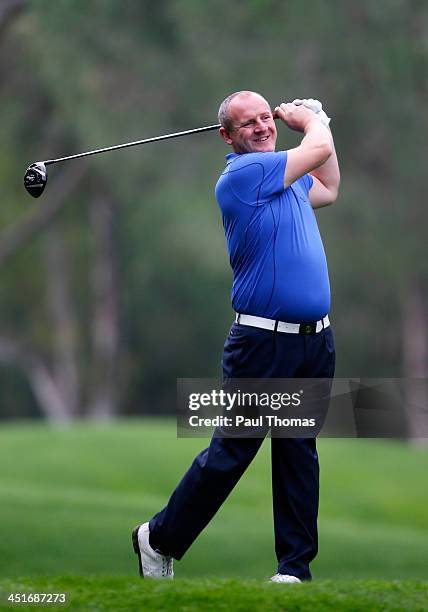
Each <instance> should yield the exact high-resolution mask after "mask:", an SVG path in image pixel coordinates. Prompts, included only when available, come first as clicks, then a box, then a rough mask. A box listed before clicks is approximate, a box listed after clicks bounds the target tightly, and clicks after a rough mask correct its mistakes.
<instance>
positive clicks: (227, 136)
mask: <svg viewBox="0 0 428 612" xmlns="http://www.w3.org/2000/svg"><path fill="white" fill-rule="evenodd" d="M219 132H220V136H221V137H222V138H223V140H224V142H225V143H226V144H228V145H231V144H232V142H233V140H232V138H231V137H230V134H229V132H228V131H227V130H226V129H225V128H224V127H221V128H220V129H219Z"/></svg>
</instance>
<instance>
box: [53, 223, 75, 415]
mask: <svg viewBox="0 0 428 612" xmlns="http://www.w3.org/2000/svg"><path fill="white" fill-rule="evenodd" d="M45 240H46V270H47V289H48V309H49V312H50V315H51V317H52V328H51V329H52V351H53V357H54V364H53V368H52V370H53V375H54V379H55V382H56V388H57V389H58V392H59V394H60V395H61V397H62V402H63V404H64V406H66V410H67V414H68V415H69V416H70V419H72V418H75V417H76V416H77V415H78V409H79V399H80V385H79V368H78V363H77V354H78V353H77V340H76V332H77V325H78V324H77V318H76V315H75V308H74V305H73V300H72V297H71V289H70V285H71V280H70V269H69V261H68V254H67V250H66V248H65V244H64V240H63V237H62V236H61V234H60V232H59V230H58V229H57V226H53V227H50V228H49V229H48V230H47V231H46V235H45Z"/></svg>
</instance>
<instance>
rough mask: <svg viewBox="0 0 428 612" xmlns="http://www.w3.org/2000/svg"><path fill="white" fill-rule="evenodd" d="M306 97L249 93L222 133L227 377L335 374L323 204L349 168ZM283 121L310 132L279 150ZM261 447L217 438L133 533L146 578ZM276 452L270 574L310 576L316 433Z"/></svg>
mask: <svg viewBox="0 0 428 612" xmlns="http://www.w3.org/2000/svg"><path fill="white" fill-rule="evenodd" d="M295 102H296V103H295V104H285V103H283V104H281V105H280V106H277V107H276V108H275V112H274V114H273V113H272V111H271V109H270V106H269V104H268V103H267V101H266V100H265V99H264V98H263V97H262V96H260V95H259V94H257V93H255V92H251V91H240V92H237V93H234V94H232V95H231V96H229V97H228V98H226V99H225V100H224V101H223V103H222V104H221V106H220V109H219V121H220V123H221V125H222V127H221V128H220V134H221V137H222V138H223V140H224V141H225V143H226V144H228V145H230V146H231V147H232V150H233V153H230V154H228V155H227V165H226V168H225V170H224V171H223V173H222V175H221V176H220V179H219V181H218V183H217V186H216V197H217V200H218V203H219V206H220V209H221V211H222V215H223V224H224V229H225V234H226V241H227V246H228V250H229V255H230V262H231V266H232V268H233V272H234V281H233V289H232V303H233V307H234V309H235V311H236V313H237V317H236V322H235V323H234V324H233V325H232V328H231V330H230V333H229V336H228V338H227V340H226V343H225V347H224V353H223V360H222V366H223V374H224V377H225V379H230V378H232V379H233V378H293V377H300V378H332V377H333V375H334V358H335V355H334V343H333V337H332V333H331V328H330V323H329V320H328V316H327V314H328V311H329V308H330V288H329V280H328V272H327V263H326V258H325V253H324V249H323V245H322V241H321V237H320V234H319V231H318V226H317V223H316V219H315V215H314V212H313V210H312V209H313V208H318V207H321V206H326V205H328V204H331V203H332V202H334V200H335V199H336V197H337V193H338V187H339V181H340V176H339V168H338V163H337V158H336V153H335V150H334V144H333V138H332V135H331V132H330V130H329V128H328V127H326V125H325V124H326V123H328V122H327V121H325V119H328V118H327V117H326V115H325V113H323V112H322V113H318V114H317V113H316V112H314V110H320V107H321V105H320V103H317V104H315V102H316V101H314V100H309V102H308V101H303V103H302V101H295ZM308 106H309V107H310V108H308ZM311 108H313V109H314V110H311ZM320 117H321V118H320ZM322 117H324V120H323V119H322ZM275 119H279V120H281V121H282V122H283V123H284V124H285V125H286V126H287V127H289V128H291V129H293V130H297V131H299V132H303V134H304V137H303V139H302V141H301V143H300V145H299V146H298V147H296V148H293V149H290V150H288V151H280V152H275V145H276V139H277V130H276V125H275ZM262 442H263V439H262V438H234V437H213V439H212V440H211V444H210V446H209V447H208V448H207V449H205V450H204V451H202V452H201V453H200V454H199V455H198V456H197V457H196V459H195V460H194V461H193V464H192V465H191V467H190V469H189V470H188V471H187V473H186V474H185V475H184V477H183V479H182V480H181V482H180V483H179V485H178V486H177V488H176V490H175V491H174V493H173V494H172V496H171V498H170V500H169V502H168V504H167V506H166V507H165V508H164V509H163V510H161V511H160V512H159V513H158V514H156V515H155V516H154V517H153V518H152V519H151V521H150V522H148V523H144V524H142V525H139V526H137V527H136V528H135V529H134V531H133V544H134V550H135V552H136V554H137V555H138V559H139V565H140V573H141V575H145V576H151V577H154V578H162V577H165V578H172V577H173V569H172V559H173V558H175V559H181V557H182V556H183V554H184V553H185V552H186V550H187V549H188V548H189V547H190V545H191V544H192V542H193V541H194V540H195V539H196V537H197V536H198V535H199V533H200V532H201V531H202V529H203V528H204V527H205V526H206V525H207V524H208V522H209V521H210V520H211V518H212V517H213V516H214V514H215V513H216V512H217V510H218V509H219V508H220V506H221V504H222V503H223V501H224V500H225V499H226V497H227V496H228V495H229V493H230V492H231V490H232V489H233V487H234V486H235V484H236V483H237V482H238V480H239V478H240V477H241V475H242V474H243V473H244V471H245V469H246V468H247V466H248V465H249V464H250V462H251V461H252V459H253V458H254V456H255V454H256V453H257V451H258V449H259V447H260V445H261V444H262ZM271 450H272V490H273V509H274V527H275V550H276V555H277V559H278V570H277V574H275V576H273V577H272V578H271V580H272V581H274V582H286V583H293V582H301V581H302V580H310V579H311V573H310V569H309V563H310V562H311V561H312V559H313V558H314V557H315V555H316V553H317V514H318V489H319V468H318V456H317V451H316V443H315V439H314V438H310V439H301V438H272V440H271ZM231 546H233V542H231Z"/></svg>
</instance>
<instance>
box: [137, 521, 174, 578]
mask: <svg viewBox="0 0 428 612" xmlns="http://www.w3.org/2000/svg"><path fill="white" fill-rule="evenodd" d="M149 535H150V529H149V523H143V524H142V525H137V526H136V527H135V529H134V530H133V532H132V544H133V546H134V551H135V554H136V555H137V556H138V564H139V570H140V576H142V577H144V578H170V579H171V578H174V571H173V569H172V557H168V556H167V555H161V554H160V553H158V552H156V551H155V550H153V548H152V547H151V546H150V542H149Z"/></svg>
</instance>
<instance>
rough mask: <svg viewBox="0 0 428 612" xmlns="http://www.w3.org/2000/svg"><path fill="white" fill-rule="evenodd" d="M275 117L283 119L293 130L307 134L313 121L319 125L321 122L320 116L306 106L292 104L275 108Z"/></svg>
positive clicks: (283, 104) (284, 104)
mask: <svg viewBox="0 0 428 612" xmlns="http://www.w3.org/2000/svg"><path fill="white" fill-rule="evenodd" d="M274 117H275V118H278V119H281V121H283V122H284V123H285V124H286V125H287V126H288V127H289V128H290V129H291V130H295V131H296V132H306V130H307V128H308V126H309V124H310V123H311V122H312V121H316V122H317V123H318V122H319V121H320V118H319V117H318V115H317V114H316V113H314V111H313V110H311V109H310V108H308V107H307V106H306V105H303V104H301V105H296V104H294V103H291V102H289V103H285V102H283V103H282V104H280V105H279V106H277V107H275V111H274Z"/></svg>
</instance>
